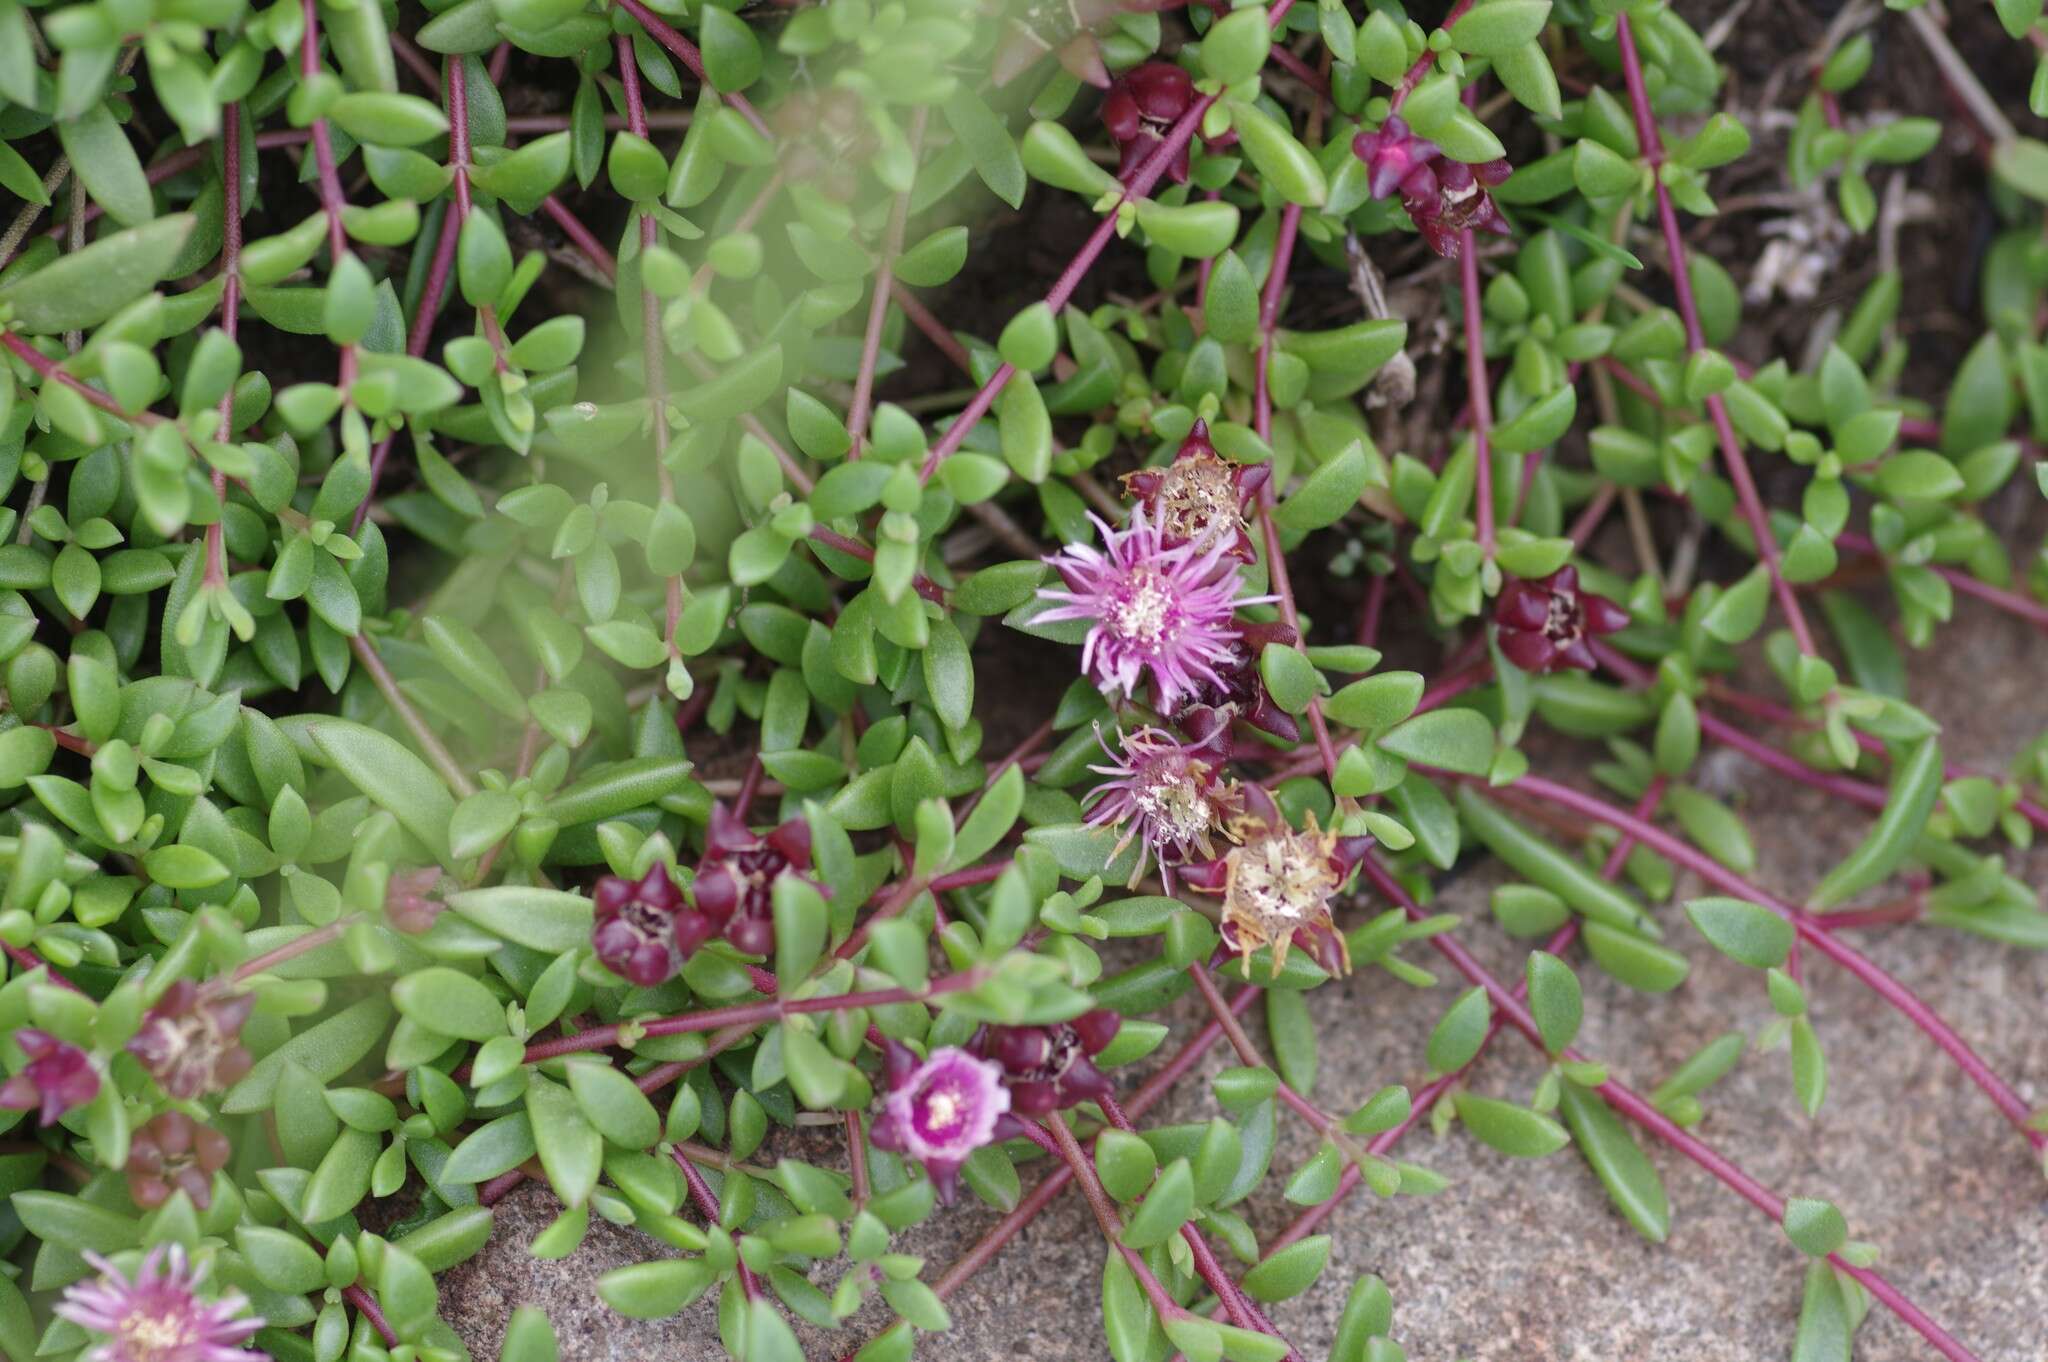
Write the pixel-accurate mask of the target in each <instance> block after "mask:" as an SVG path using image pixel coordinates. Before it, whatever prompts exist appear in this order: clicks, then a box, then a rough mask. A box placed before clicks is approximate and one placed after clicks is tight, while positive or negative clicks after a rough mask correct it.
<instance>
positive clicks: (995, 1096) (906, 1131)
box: [869, 1040, 1016, 1205]
mask: <svg viewBox="0 0 2048 1362" xmlns="http://www.w3.org/2000/svg"><path fill="white" fill-rule="evenodd" d="M883 1055H884V1058H883V1064H884V1071H885V1077H886V1080H887V1083H888V1088H887V1090H886V1091H885V1092H884V1093H883V1095H882V1113H881V1115H879V1116H877V1117H876V1118H875V1123H874V1126H873V1127H872V1129H871V1130H870V1131H869V1138H871V1139H872V1140H873V1141H874V1142H875V1147H876V1148H877V1149H887V1150H890V1151H891V1152H893V1153H897V1154H905V1155H908V1156H909V1157H910V1158H913V1159H915V1160H917V1161H918V1162H919V1163H921V1164H923V1165H924V1170H925V1172H926V1173H927V1174H929V1175H930V1176H931V1180H932V1186H933V1188H934V1189H935V1190H936V1191H937V1192H938V1194H939V1200H940V1201H941V1202H943V1203H945V1204H947V1205H951V1204H952V1202H953V1194H954V1192H955V1191H956V1190H957V1189H958V1187H959V1182H960V1165H961V1164H963V1163H965V1162H967V1157H968V1155H970V1154H972V1153H973V1152H974V1151H975V1150H977V1149H979V1148H981V1147H982V1146H983V1145H985V1144H987V1143H989V1142H990V1141H991V1140H994V1139H997V1138H999V1136H998V1133H997V1132H998V1130H1003V1131H1012V1130H1014V1128H1015V1120H1016V1118H1015V1117H1012V1116H1011V1115H1010V1114H1009V1112H1010V1090H1009V1089H1008V1088H1006V1087H1004V1086H1003V1071H1002V1069H1001V1068H1000V1067H999V1066H998V1065H997V1064H995V1063H994V1062H992V1061H990V1060H986V1059H981V1058H977V1057H976V1056H974V1055H971V1054H969V1053H968V1052H967V1051H965V1050H962V1049H960V1048H958V1047H957V1046H950V1045H949V1046H946V1047H944V1048H943V1049H938V1050H934V1051H932V1053H931V1057H930V1058H929V1059H926V1060H924V1061H923V1062H922V1063H920V1062H919V1061H918V1058H917V1056H916V1055H915V1054H914V1053H912V1052H911V1050H910V1049H909V1048H908V1047H907V1046H904V1045H902V1044H900V1043H898V1042H897V1041H894V1040H891V1041H889V1042H888V1045H887V1047H886V1049H885V1050H884V1052H883Z"/></svg>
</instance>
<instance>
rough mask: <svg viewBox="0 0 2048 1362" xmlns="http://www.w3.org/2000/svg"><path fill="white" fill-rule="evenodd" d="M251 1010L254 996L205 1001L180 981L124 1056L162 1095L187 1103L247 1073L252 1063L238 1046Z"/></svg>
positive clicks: (159, 1002) (161, 1000)
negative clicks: (153, 1079)
mask: <svg viewBox="0 0 2048 1362" xmlns="http://www.w3.org/2000/svg"><path fill="white" fill-rule="evenodd" d="M255 1007H256V997H255V995H254V994H250V993H238V994H235V995H233V996H231V997H226V998H217V999H213V1000H211V1001H208V1000H205V999H204V998H202V996H201V994H200V991H199V986H198V985H197V984H194V983H193V982H192V981H191V980H189V979H180V980H178V981H177V982H176V983H174V984H172V985H171V986H170V987H169V988H167V989H165V990H164V995H163V997H161V998H159V999H157V1003H156V1006H155V1007H152V1008H150V1009H149V1015H147V1016H146V1017H144V1018H143V1021H142V1029H141V1030H140V1031H137V1032H136V1033H135V1037H134V1039H132V1040H130V1041H129V1042H128V1051H129V1053H130V1054H132V1055H134V1056H135V1057H136V1058H137V1059H139V1060H141V1061H142V1067H143V1068H145V1069H147V1070H149V1071H150V1073H151V1074H153V1075H154V1076H155V1077H156V1081H157V1083H158V1084H159V1085H161V1086H162V1088H163V1090H164V1091H165V1092H166V1093H169V1094H170V1095H171V1096H172V1097H175V1098H177V1099H179V1100H180V1101H186V1102H189V1101H191V1100H192V1099H193V1098H195V1097H199V1096H202V1095H203V1094H205V1093H209V1092H213V1091H215V1090H217V1089H220V1088H225V1087H227V1086H229V1085H230V1084H233V1083H237V1082H240V1081H241V1079H242V1076H243V1075H244V1074H246V1073H248V1072H249V1070H250V1068H251V1067H252V1066H253V1063H254V1061H253V1060H252V1059H251V1058H250V1055H249V1051H248V1050H247V1049H246V1048H245V1047H244V1046H243V1045H242V1042H241V1035H242V1023H243V1022H246V1021H247V1020H249V1013H250V1012H251V1011H253V1010H254V1009H255Z"/></svg>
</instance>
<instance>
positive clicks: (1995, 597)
mask: <svg viewBox="0 0 2048 1362" xmlns="http://www.w3.org/2000/svg"><path fill="white" fill-rule="evenodd" d="M1835 542H1836V543H1837V544H1840V545H1841V546H1842V547H1843V548H1845V549H1854V550H1855V551H1856V552H1858V553H1869V554H1875V555H1877V556H1878V557H1880V558H1881V557H1883V556H1884V551H1883V550H1882V549H1880V548H1878V546H1877V545H1876V544H1875V543H1873V542H1872V541H1871V540H1869V539H1866V538H1864V537H1863V536H1862V535H1860V534H1854V533H1851V532H1849V531H1847V530H1844V531H1843V532H1842V533H1841V534H1838V535H1836V536H1835ZM1927 566H1928V567H1930V568H1932V569H1933V571H1934V574H1935V575H1936V576H1938V577H1940V578H1941V579H1942V580H1943V581H1944V582H1947V583H1948V584H1949V585H1950V586H1952V587H1954V588H1955V589H1956V590H1957V591H1960V592H1962V593H1963V594H1964V595H1966V596H1975V597H1976V598H1977V599H1978V600H1980V601H1988V602H1989V603H1991V604H1992V605H1995V606H1997V607H1998V608H1999V609H2001V610H2003V611H2005V612H2006V613H2007V614H2009V615H2015V616H2017V617H2019V618H2020V619H2023V620H2025V621H2026V622H2027V623H2029V624H2031V625H2033V626H2034V627H2035V628H2036V629H2048V605H2043V604H2042V603H2041V602H2039V601H2037V600H2034V599H2033V598H2032V597H2029V596H2022V595H2021V594H2020V593H2018V592H2017V591H2007V590H2005V589H2004V588H2003V587H1997V586H1993V585H1992V584H1991V583H1989V582H1987V581H1984V580H1982V579H1981V578H1978V577H1973V576H1971V575H1970V574H1969V573H1967V572H1962V571H1959V570H1958V569H1956V568H1952V567H1947V566H1945V565H1943V564H1941V563H1929V564H1928V565H1927Z"/></svg>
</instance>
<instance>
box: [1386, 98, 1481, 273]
mask: <svg viewBox="0 0 2048 1362" xmlns="http://www.w3.org/2000/svg"><path fill="white" fill-rule="evenodd" d="M1351 150H1352V153H1353V154H1354V155H1356V156H1357V157H1358V159H1359V160H1361V161H1363V162H1365V165H1366V169H1367V171H1368V172H1369V187H1370V188H1371V190H1372V196H1373V197H1374V198H1376V199H1383V198H1386V197H1387V196H1388V195H1389V194H1392V193H1394V192H1396V191H1399V193H1400V195H1401V207H1402V208H1404V209H1405V210H1407V213H1408V217H1409V219H1410V220H1411V221H1413V222H1414V224H1415V228H1416V230H1417V231H1419V232H1421V233H1422V237H1423V240H1425V241H1427V242H1428V243H1429V248H1430V249H1431V250H1433V251H1435V252H1436V253H1437V254H1438V255H1440V256H1443V257H1444V258H1445V259H1446V260H1455V259H1457V257H1458V249H1459V245H1460V234H1461V233H1462V232H1464V231H1465V230H1466V229H1467V228H1470V229H1471V230H1473V231H1475V232H1493V233H1495V234H1497V235H1500V236H1506V235H1507V234H1508V233H1509V231H1510V230H1511V229H1510V228H1509V226H1508V220H1507V219H1506V218H1505V217H1503V216H1502V215H1501V211H1500V208H1499V206H1498V205H1496V204H1495V203H1494V201H1493V196H1492V195H1490V194H1488V193H1487V192H1486V191H1487V190H1488V189H1489V188H1491V187H1492V186H1494V185H1497V184H1499V183H1500V182H1501V181H1502V180H1505V179H1506V178H1507V177H1508V175H1509V174H1510V173H1511V172H1512V170H1513V167H1511V166H1509V165H1508V163H1507V162H1506V161H1504V160H1494V161H1487V162H1484V163H1482V164H1480V165H1476V166H1474V165H1466V164H1465V163H1464V162H1462V161H1453V160H1451V159H1450V158H1449V157H1447V156H1445V155H1444V154H1443V150H1442V148H1440V147H1438V146H1437V145H1436V143H1434V142H1429V141H1425V140H1424V139H1422V138H1420V137H1417V136H1416V135H1415V134H1414V133H1413V132H1412V131H1411V130H1410V129H1409V127H1408V124H1407V123H1406V122H1405V121H1403V120H1402V119H1401V117H1400V116H1399V115H1391V116H1389V117H1388V119H1387V121H1386V122H1385V123H1383V124H1381V125H1380V126H1379V128H1378V129H1376V130H1375V131H1372V132H1362V133H1360V134H1358V136H1356V137H1354V138H1352V139H1351Z"/></svg>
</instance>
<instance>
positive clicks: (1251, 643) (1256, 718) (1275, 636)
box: [1182, 621, 1301, 742]
mask: <svg viewBox="0 0 2048 1362" xmlns="http://www.w3.org/2000/svg"><path fill="white" fill-rule="evenodd" d="M1295 638H1296V635H1295V632H1294V631H1293V630H1292V629H1290V628H1288V627H1287V626H1286V625H1284V624H1281V623H1279V622H1278V621H1260V622H1254V623H1249V624H1241V625H1239V626H1238V634H1237V640H1236V642H1235V644H1234V645H1233V646H1232V648H1231V651H1230V655H1229V656H1228V657H1226V658H1225V659H1223V660H1222V661H1221V662H1219V663H1217V664H1216V666H1215V673H1216V679H1215V680H1214V681H1213V682H1211V681H1209V680H1207V679H1206V678H1205V679H1204V681H1203V683H1202V684H1201V685H1200V686H1198V687H1197V688H1196V704H1195V705H1193V706H1190V707H1189V709H1196V708H1204V707H1206V708H1211V709H1216V710H1225V709H1227V710H1229V711H1230V712H1231V713H1232V715H1233V716H1234V717H1236V718H1239V719H1242V720H1244V722H1246V723H1248V724H1250V725H1251V726H1252V727H1253V728H1256V729H1259V730H1261V731H1262V732H1266V733H1270V734H1272V735H1273V736H1274V737H1276V738H1279V739H1280V740H1282V741H1283V742H1297V741H1299V740H1300V738H1301V725H1299V724H1297V723H1296V722H1295V721H1294V716H1293V715H1291V714H1289V713H1288V712H1287V711H1286V710H1284V709H1282V708H1280V706H1278V705H1276V704H1274V703H1273V697H1272V695H1271V694H1269V693H1268V692H1267V690H1266V678H1265V677H1264V676H1262V675H1260V673H1259V654H1261V653H1262V652H1264V651H1265V649H1266V645H1267V644H1268V643H1281V644H1291V643H1293V642H1294V641H1295ZM1187 712H1188V710H1183V711H1182V713H1187ZM1211 721H1212V722H1213V720H1211Z"/></svg>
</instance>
